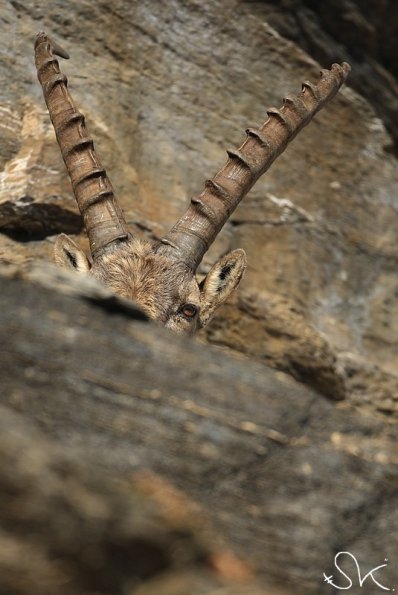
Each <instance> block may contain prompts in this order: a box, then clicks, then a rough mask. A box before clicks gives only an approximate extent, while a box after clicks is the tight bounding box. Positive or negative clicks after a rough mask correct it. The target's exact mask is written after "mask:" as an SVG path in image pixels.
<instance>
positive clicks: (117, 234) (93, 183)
mask: <svg viewBox="0 0 398 595" xmlns="http://www.w3.org/2000/svg"><path fill="white" fill-rule="evenodd" d="M54 54H57V55H58V56H61V57H62V58H68V57H69V56H68V54H67V52H65V51H64V50H63V49H62V48H60V47H59V46H58V45H57V44H56V43H54V42H53V41H52V40H51V39H50V38H49V37H48V36H47V35H46V34H45V33H39V35H38V36H37V37H36V41H35V62H36V68H37V75H38V78H39V81H40V84H41V86H42V88H43V94H44V99H45V101H46V104H47V107H48V111H49V114H50V118H51V121H52V123H53V126H54V130H55V134H56V137H57V141H58V144H59V146H60V149H61V153H62V157H63V159H64V161H65V165H66V168H67V170H68V173H69V176H70V179H71V182H72V188H73V192H74V194H75V197H76V201H77V204H78V207H79V209H80V212H81V214H82V215H83V219H84V226H85V228H86V231H87V235H88V238H89V241H90V249H91V254H92V256H93V258H94V259H95V258H97V257H98V256H100V255H101V253H102V252H103V251H104V250H105V248H106V247H110V246H112V245H116V244H117V243H119V242H121V241H123V240H126V239H127V238H128V237H129V232H128V229H127V225H126V221H125V219H124V217H123V213H122V211H121V209H120V207H119V205H118V203H117V200H116V197H115V194H114V192H113V188H112V185H111V183H110V181H109V179H108V176H107V175H106V171H105V169H104V168H103V167H102V165H101V162H100V160H99V158H98V156H97V154H96V152H95V150H94V143H93V140H92V138H91V137H90V136H89V135H88V132H87V128H86V125H85V122H84V116H83V114H81V113H80V112H79V111H78V110H77V108H76V106H75V104H74V102H73V99H72V97H71V96H70V93H69V91H68V88H67V78H66V76H65V75H64V74H62V73H61V72H60V69H59V64H58V60H57V59H56V58H55V57H54Z"/></svg>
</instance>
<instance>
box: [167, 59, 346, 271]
mask: <svg viewBox="0 0 398 595" xmlns="http://www.w3.org/2000/svg"><path fill="white" fill-rule="evenodd" d="M350 69H351V68H350V66H349V64H347V63H345V62H343V64H341V65H339V64H333V65H332V68H331V70H322V71H321V78H320V80H319V82H318V84H317V85H314V84H312V83H310V82H305V83H304V84H303V88H302V91H301V93H299V95H297V96H296V97H291V96H289V97H286V98H285V99H284V101H283V106H282V107H281V108H280V109H276V108H271V109H269V110H268V112H267V113H268V120H267V121H266V122H265V123H264V124H263V125H262V126H261V127H260V128H259V129H252V128H249V129H248V130H246V134H247V138H246V140H245V142H244V143H243V144H242V146H241V147H240V148H239V149H237V150H231V151H227V153H228V157H229V159H228V161H227V162H226V164H225V165H224V167H223V168H222V169H221V170H220V171H219V172H218V173H217V174H216V175H215V176H214V178H213V179H212V180H207V181H206V184H205V188H204V190H203V192H202V193H201V194H200V195H199V196H197V197H194V198H192V200H191V204H190V206H189V208H188V210H187V211H186V213H185V214H184V215H183V216H182V217H181V219H180V220H179V221H177V223H176V224H175V225H174V227H173V228H172V229H171V230H170V231H169V233H168V234H167V235H166V236H165V238H163V239H162V244H161V245H160V247H159V251H160V252H162V253H163V252H164V253H168V254H170V255H171V256H173V257H174V258H176V259H178V260H181V261H183V262H185V263H186V265H187V266H188V267H189V268H190V269H192V270H193V271H195V270H196V269H197V267H198V265H199V264H200V262H201V260H202V258H203V256H204V254H205V253H206V252H207V250H208V248H209V246H210V245H211V244H212V242H213V241H214V240H215V238H216V236H217V234H218V233H219V231H220V230H221V228H222V227H223V225H224V224H225V223H226V221H227V220H228V218H229V216H230V215H231V213H232V212H233V211H234V210H235V209H236V207H237V206H238V204H239V203H240V201H241V200H242V198H243V197H244V196H245V195H246V194H247V192H249V190H250V188H251V187H252V186H253V184H254V183H255V182H256V181H257V180H258V179H259V177H260V176H261V175H262V174H263V173H265V172H266V171H267V169H268V168H269V167H270V165H271V164H272V162H273V161H274V160H275V159H276V158H277V157H278V155H280V154H281V153H282V152H283V151H284V150H285V148H286V146H287V145H288V143H289V142H290V141H291V140H292V139H293V138H294V137H295V136H296V134H297V133H298V132H299V131H300V130H301V129H302V128H304V126H306V125H307V124H308V123H309V122H310V121H311V119H312V118H313V116H314V115H315V114H316V113H317V112H318V111H319V110H320V109H321V108H322V107H323V106H324V105H326V104H327V103H328V102H329V101H330V100H331V99H332V98H333V97H334V95H336V93H337V91H338V90H339V89H340V87H341V85H342V84H343V83H344V81H345V80H346V78H347V76H348V74H349V72H350Z"/></svg>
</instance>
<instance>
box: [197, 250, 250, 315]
mask: <svg viewBox="0 0 398 595" xmlns="http://www.w3.org/2000/svg"><path fill="white" fill-rule="evenodd" d="M245 269H246V254H245V252H244V250H234V251H233V252H230V253H229V254H226V255H225V256H223V258H221V260H219V261H218V262H216V264H215V265H213V266H212V268H211V269H210V271H209V272H208V274H207V276H206V278H205V279H204V280H203V281H202V283H201V285H200V290H201V296H200V301H201V306H200V314H199V325H200V326H201V327H203V326H205V325H206V324H207V323H208V322H209V320H210V318H211V317H212V316H213V314H214V312H215V310H216V309H217V308H218V306H220V305H221V304H222V303H224V302H225V300H226V299H227V298H228V296H229V295H230V293H231V292H232V291H233V290H234V289H235V287H237V285H238V283H239V281H240V280H241V279H242V276H243V273H244V272H245Z"/></svg>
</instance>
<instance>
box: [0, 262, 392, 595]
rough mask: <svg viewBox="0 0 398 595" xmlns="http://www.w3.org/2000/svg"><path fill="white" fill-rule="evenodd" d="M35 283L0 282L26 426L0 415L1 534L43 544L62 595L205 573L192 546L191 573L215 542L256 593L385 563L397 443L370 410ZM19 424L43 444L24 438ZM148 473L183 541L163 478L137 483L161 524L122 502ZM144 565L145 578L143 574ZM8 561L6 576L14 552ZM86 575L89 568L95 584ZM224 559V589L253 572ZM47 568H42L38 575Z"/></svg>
mask: <svg viewBox="0 0 398 595" xmlns="http://www.w3.org/2000/svg"><path fill="white" fill-rule="evenodd" d="M38 279H40V275H38V274H37V273H36V281H35V283H34V284H33V283H32V282H31V281H30V282H28V283H27V282H26V281H23V280H21V279H18V278H15V279H6V278H3V279H2V282H1V292H0V344H1V345H2V349H1V353H0V356H1V360H0V361H1V365H2V394H1V401H2V405H3V406H7V407H8V408H11V409H13V410H14V412H16V413H19V415H20V416H21V418H23V419H24V420H25V422H24V423H26V420H29V424H30V425H31V426H32V429H31V430H29V431H28V432H26V433H25V432H24V429H23V427H24V426H23V425H22V426H21V428H22V429H19V428H20V426H19V425H18V424H19V423H21V424H22V421H21V422H18V423H17V424H16V429H11V428H13V426H14V422H13V420H12V419H11V421H8V418H7V417H5V418H2V419H3V421H2V423H3V424H4V430H5V431H4V433H3V432H1V435H2V440H3V449H2V451H1V455H2V458H5V462H6V464H3V463H2V465H1V468H2V469H5V470H6V473H5V474H4V477H3V481H6V486H5V489H4V490H3V489H2V490H1V492H0V493H2V494H3V495H2V498H3V499H5V501H4V502H3V503H2V506H0V515H2V517H1V518H2V525H3V526H5V527H6V528H7V532H8V533H7V535H6V536H5V538H9V539H17V538H18V539H19V537H18V535H24V534H28V535H31V540H32V544H33V545H32V547H33V546H34V543H36V542H38V543H39V544H40V548H41V549H40V550H39V552H38V555H39V553H40V552H41V551H42V554H41V555H42V557H43V558H47V557H50V558H52V557H53V555H54V552H56V554H57V555H56V559H57V564H58V565H60V567H61V571H60V572H62V569H63V571H64V574H66V575H67V577H69V581H72V585H75V584H80V585H81V588H82V589H84V588H86V589H87V590H88V589H89V588H94V587H93V585H94V584H95V589H96V590H97V591H99V592H101V593H102V592H104V591H105V592H106V593H107V592H108V591H107V588H108V589H110V587H109V586H108V587H107V586H106V585H107V582H106V581H107V580H108V581H110V582H111V584H112V589H114V591H112V592H115V593H119V592H122V588H123V585H124V584H125V582H126V580H127V579H129V580H131V581H132V582H133V583H134V581H136V582H137V581H139V580H140V579H141V580H142V579H143V577H144V578H149V577H153V576H154V575H156V574H159V572H160V569H161V568H163V566H162V564H164V565H165V566H166V567H167V569H170V570H173V568H174V567H175V566H176V565H177V567H178V566H179V567H180V568H181V567H182V568H184V569H185V570H187V569H189V568H193V569H194V570H196V571H199V574H201V573H200V569H201V566H200V563H199V562H200V559H202V558H201V555H200V552H201V551H203V552H204V553H203V554H202V556H204V557H205V559H207V560H208V562H207V567H206V564H205V562H202V571H203V572H202V574H206V572H207V573H209V572H210V568H209V567H210V566H211V562H210V560H213V558H217V549H218V551H219V552H220V553H222V551H223V547H222V546H221V545H218V543H220V544H221V543H222V542H224V544H225V543H228V544H229V545H230V547H232V548H233V550H234V554H235V556H239V557H240V558H241V559H243V558H244V559H246V560H247V562H246V567H247V568H248V569H250V568H251V569H252V572H255V574H256V576H257V580H258V581H259V582H260V585H261V588H262V592H267V593H268V592H270V593H272V592H273V591H272V589H275V591H274V592H275V593H277V592H278V591H277V586H278V588H282V589H283V588H284V589H288V591H289V592H291V593H298V594H301V593H303V594H304V593H307V594H308V593H317V594H320V593H325V594H326V593H329V592H330V590H329V589H330V587H329V586H328V585H326V584H322V572H323V571H328V570H329V569H331V568H332V565H333V557H334V555H335V553H336V551H338V550H339V549H346V548H349V549H350V550H351V551H352V552H354V553H355V555H356V556H357V557H358V559H359V560H360V561H361V565H363V567H364V568H365V567H366V568H369V567H371V568H374V567H376V566H377V565H378V564H379V563H381V562H380V558H381V560H383V559H384V558H389V559H391V560H393V558H394V555H395V552H397V551H398V516H397V514H398V491H397V470H398V448H397V445H396V426H395V425H394V424H393V423H387V422H386V421H385V419H384V416H383V415H382V414H381V413H379V414H378V415H376V414H375V413H374V412H372V413H370V414H369V413H367V412H365V411H363V412H361V411H359V410H357V409H356V408H355V407H354V406H352V405H350V404H349V403H345V402H342V403H341V405H340V406H339V407H338V406H336V405H335V404H334V403H333V402H332V401H328V400H327V399H325V398H323V397H321V396H320V395H319V394H316V393H314V392H313V391H311V390H310V389H308V388H306V387H305V386H303V385H300V384H299V383H297V382H295V381H294V380H292V379H291V377H289V376H288V375H285V374H283V373H281V372H276V371H275V370H272V369H271V368H268V367H267V366H264V365H260V364H257V363H255V362H250V361H247V360H243V361H239V359H236V357H230V356H226V355H224V354H222V353H220V352H218V351H216V350H214V348H210V347H209V348H207V349H203V347H202V346H201V345H197V344H195V342H193V341H189V340H183V339H180V338H178V339H177V338H176V339H175V340H174V341H170V336H169V333H168V332H166V331H165V330H164V329H161V328H157V327H156V326H155V325H152V324H150V323H148V322H140V321H139V320H137V315H136V312H135V311H134V310H132V311H131V312H128V311H126V309H124V308H120V312H118V307H117V303H116V304H115V303H113V304H112V306H111V308H110V307H109V302H107V301H106V300H105V301H103V302H102V303H101V300H98V299H96V300H95V301H93V299H92V294H91V293H89V294H87V292H86V288H85V287H83V288H82V291H83V295H87V297H83V298H79V297H76V296H74V297H72V296H67V295H65V293H64V291H63V288H62V285H61V286H60V292H58V290H57V288H58V276H56V277H54V279H53V289H48V288H47V287H40V286H37V285H36V284H37V280H38ZM45 285H48V276H46V277H45ZM97 298H98V296H97ZM10 304H11V305H10ZM38 312H40V313H41V315H40V316H38V315H36V313H38ZM126 362H128V365H126ZM220 378H222V382H220ZM33 426H36V427H38V428H39V430H40V431H41V432H42V433H43V434H46V435H47V438H46V439H44V438H41V437H40V436H36V434H35V432H34V430H33ZM7 428H10V430H9V431H6V430H7ZM22 437H23V439H22ZM46 440H51V442H52V443H55V444H56V445H57V446H49V445H48V446H46V442H45V441H46ZM42 441H44V443H43V444H42ZM30 445H31V446H32V448H31V450H29V446H30ZM61 451H62V453H63V456H62V457H61V456H60V455H58V454H57V453H58V452H61ZM25 453H26V454H25ZM64 460H67V461H68V463H67V464H66V463H65V462H63V461H64ZM17 461H19V463H18V464H17ZM65 465H67V469H69V471H65ZM82 465H83V468H81V466H82ZM148 470H149V471H150V472H151V473H156V474H158V475H159V476H160V477H162V478H165V480H166V482H168V483H169V482H171V483H172V484H173V485H174V486H176V487H177V488H178V489H180V490H182V491H183V493H184V494H186V495H187V497H188V500H187V502H185V501H184V499H182V500H181V502H180V504H179V506H178V510H179V511H180V513H181V515H182V517H183V518H182V519H180V521H181V525H182V529H181V531H182V535H181V533H179V532H178V531H177V534H176V529H175V524H174V522H173V518H174V516H173V513H172V510H170V508H169V509H167V501H168V500H167V498H168V496H167V490H166V491H165V489H164V486H163V483H162V481H160V480H159V482H158V483H156V480H154V481H152V482H151V481H150V480H148V483H149V484H150V485H152V488H151V494H152V496H153V497H154V498H155V500H156V498H157V499H158V500H159V503H160V504H161V505H162V506H163V507H166V509H167V510H168V513H169V514H168V516H167V515H166V521H164V520H163V521H160V520H158V521H157V522H156V523H155V524H154V520H153V512H151V510H152V508H151V502H149V503H148V504H146V503H145V502H143V504H142V506H144V512H142V511H141V504H140V502H138V504H137V502H136V501H135V498H139V492H140V489H142V485H147V484H146V483H145V481H144V484H143V483H142V480H141V483H140V481H139V476H138V479H137V480H135V479H134V477H137V476H134V474H137V473H145V472H148ZM129 479H130V483H131V485H132V488H131V490H132V491H131V493H130V496H129V497H128V494H126V493H125V489H126V487H125V484H126V482H127V481H128V480H129ZM96 481H97V482H98V483H97V484H95V482H96ZM119 483H120V484H121V485H120V486H119V487H118V484H119ZM10 484H11V486H12V485H16V486H18V491H17V492H16V491H15V490H16V488H13V487H8V486H9V485H10ZM27 486H32V487H31V488H30V489H28V487H27ZM123 486H124V487H123ZM140 486H141V487H140ZM137 491H138V495H136V494H137ZM36 493H37V495H36ZM57 494H59V495H58V496H57ZM61 496H62V497H61ZM129 498H130V500H129ZM119 499H120V501H119ZM189 500H193V501H194V502H197V503H199V504H200V507H201V509H202V512H200V511H199V510H197V509H195V507H192V506H190V505H189ZM129 506H130V507H132V510H131V515H132V516H130V512H129V510H130V509H129ZM147 506H148V509H147ZM137 509H138V511H139V512H138V511H137ZM206 517H207V518H208V519H210V521H211V523H212V525H213V527H214V529H213V533H214V535H216V536H217V538H216V539H215V538H214V537H213V538H212V537H211V533H210V534H209V533H208V532H207V533H206V532H205V535H204V537H203V539H204V542H203V550H200V547H199V545H198V541H197V540H199V544H200V543H201V541H200V536H201V534H202V532H203V530H204V529H205V528H206V526H207V525H208V523H209V522H210V521H206ZM76 518H80V519H81V521H80V524H78V525H77V527H76V523H77V520H74V519H76ZM147 518H148V521H147V520H146V519H147ZM155 520H156V517H155ZM177 520H178V519H177ZM188 521H189V522H188ZM164 522H166V527H165V526H164ZM190 523H193V526H192V527H191V525H190ZM32 526H33V528H32ZM201 526H202V529H200V527H201ZM15 527H20V529H19V533H18V534H17V535H15ZM106 527H107V529H106V531H105V528H106ZM189 527H191V529H189ZM66 528H67V530H66ZM74 528H75V529H74ZM194 529H196V532H194ZM167 530H168V531H170V533H167ZM189 531H190V532H189ZM65 532H66V534H65V535H64V533H65ZM76 532H78V534H79V537H78V540H77V541H78V546H77V545H73V544H74V543H75V540H76ZM165 532H166V533H165ZM187 532H188V534H187ZM8 534H10V535H8ZM206 535H207V538H206ZM184 536H185V537H184ZM144 538H145V539H146V540H147V541H146V542H145V543H146V544H147V545H145V548H144V553H143V552H142V551H141V550H140V556H142V558H139V560H138V561H137V563H136V564H135V565H134V564H132V565H131V566H129V564H128V560H129V556H132V557H133V558H134V556H136V555H138V554H135V549H134V547H138V546H134V543H136V541H137V540H140V539H144ZM179 539H186V540H188V541H187V544H188V545H187V551H186V552H185V555H186V557H184V556H182V557H181V556H180V554H179V553H178V552H179V551H180V548H181V547H182V546H181V544H180V542H179ZM175 540H177V541H175ZM131 541H132V542H133V544H131ZM159 542H160V543H161V546H159ZM85 543H89V544H91V546H90V547H91V548H92V552H91V553H90V549H89V551H86V546H85ZM115 543H116V544H117V547H118V550H117V551H118V552H119V554H118V556H116V559H115V555H114V552H113V551H112V544H115ZM156 544H158V545H157V546H156ZM162 544H163V545H162ZM18 547H19V546H18ZM21 547H22V546H21ZM25 547H28V546H27V545H26V544H25ZM77 547H78V549H76V548H77ZM109 548H110V549H111V551H109ZM146 548H148V550H149V551H147V550H146ZM151 548H152V549H151ZM156 548H157V549H156ZM198 548H199V549H198ZM159 549H160V550H161V553H159V554H156V553H155V550H156V551H159ZM224 549H225V546H224ZM18 551H19V550H17V553H18ZM36 551H37V550H36ZM184 551H185V550H184ZM79 552H80V553H79ZM145 552H147V553H145ZM173 552H174V553H175V561H174V562H173V559H174V558H172V556H173ZM195 552H196V553H195ZM83 553H85V555H84V556H83ZM112 555H113V557H112ZM107 556H110V560H109V564H110V567H109V568H108V566H107V564H108V562H107V560H108V558H107ZM206 556H207V557H206ZM165 557H166V558H167V560H166V561H165ZM71 558H72V560H71ZM147 558H149V560H148V559H147ZM159 558H160V562H159ZM222 558H223V556H221V559H222ZM17 559H18V558H17ZM227 559H228V558H227ZM27 560H28V561H29V563H31V564H32V565H33V564H34V563H35V559H32V560H31V559H30V558H29V557H28V558H27ZM224 560H225V557H224ZM162 561H163V562H162ZM43 564H44V562H43ZM147 564H148V565H149V570H148V572H147V574H145V576H144V575H143V571H142V572H141V570H140V569H141V568H142V566H143V567H144V568H147V566H146V565H147ZM10 565H11V566H13V567H18V562H17V561H16V560H15V557H14V558H12V560H11V562H10ZM27 565H28V562H27ZM97 566H98V567H99V568H100V569H102V572H100V571H98V572H97V571H95V577H94V578H93V576H92V575H93V572H94V569H95V568H97ZM104 566H107V569H105V568H104ZM213 566H214V563H213ZM229 566H230V567H231V568H229V570H224V571H223V572H224V574H226V575H227V576H225V577H224V578H229V580H230V581H231V580H232V581H234V580H235V575H234V573H236V572H237V571H238V575H239V568H240V567H241V569H242V570H241V571H240V578H241V580H243V581H244V580H245V579H246V581H248V580H250V571H249V570H246V571H245V570H244V569H245V564H244V563H243V562H242V563H240V565H239V563H238V560H237V559H236V560H235V562H230V563H229ZM57 568H58V566H57V567H56V568H55V569H54V568H53V567H52V566H51V568H47V567H44V568H43V574H44V579H45V578H46V577H47V574H46V573H47V572H50V571H51V570H52V571H54V572H55V573H56V572H57ZM224 568H225V567H224ZM227 568H228V565H227ZM236 568H237V570H236ZM26 570H27V572H28V576H29V572H30V573H32V572H33V570H32V569H31V568H29V567H28V568H27V569H26ZM221 570H222V568H221ZM329 574H331V572H330V573H329ZM82 575H84V576H87V580H88V581H89V582H88V583H87V584H86V583H85V581H83V580H82V578H81V577H82ZM7 576H8V575H7ZM57 577H58V575H57ZM57 577H56V578H55V579H54V580H61V579H60V578H59V577H58V578H57ZM340 578H341V577H340ZM44 579H43V580H44ZM1 580H4V579H2V575H1V574H0V584H1ZM65 580H68V578H66V579H65ZM159 580H160V579H159ZM203 580H204V579H203ZM213 580H216V577H213ZM383 580H384V581H385V582H384V584H386V585H387V586H388V585H393V584H396V581H397V580H398V574H397V566H396V565H395V566H394V565H393V564H391V565H390V566H388V567H387V568H386V569H385V571H384V572H383ZM90 581H91V582H90ZM270 583H271V586H270ZM387 583H388V584H387ZM199 584H200V583H199ZM87 585H89V586H87ZM276 585H277V586H276ZM246 587H247V588H249V585H248V584H246V586H245V588H246ZM148 588H149V587H148ZM253 588H255V587H254V586H253ZM110 590H111V589H110ZM11 592H24V591H23V590H20V591H18V590H14V591H12V590H11ZM66 592H67V591H66ZM72 592H75V591H73V589H72ZM123 592H124V591H123ZM133 592H134V593H135V591H133ZM158 592H159V593H160V592H161V591H160V590H159V591H158ZM241 592H242V593H243V590H242V591H241Z"/></svg>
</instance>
